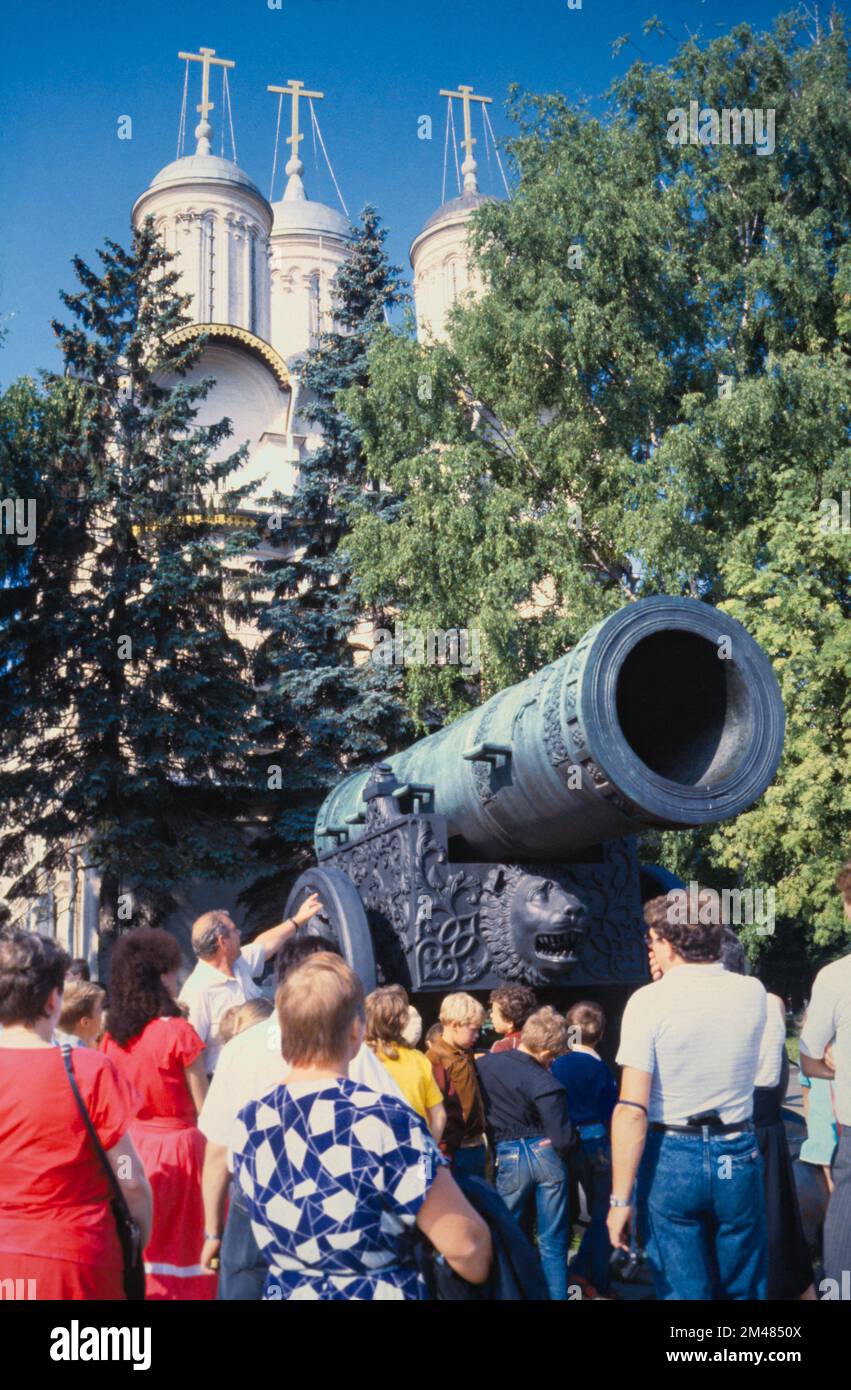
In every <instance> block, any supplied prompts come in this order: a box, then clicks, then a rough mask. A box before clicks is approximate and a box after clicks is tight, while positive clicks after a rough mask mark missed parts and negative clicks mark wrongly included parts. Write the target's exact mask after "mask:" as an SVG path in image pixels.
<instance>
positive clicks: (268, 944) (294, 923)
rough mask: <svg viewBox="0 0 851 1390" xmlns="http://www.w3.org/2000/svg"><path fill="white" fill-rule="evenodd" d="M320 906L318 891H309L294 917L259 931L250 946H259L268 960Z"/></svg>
mask: <svg viewBox="0 0 851 1390" xmlns="http://www.w3.org/2000/svg"><path fill="white" fill-rule="evenodd" d="M321 906H322V899H321V898H320V896H319V894H318V893H311V895H310V897H309V898H307V899H306V900H305V901H304V902H303V903H302V905H301V907H300V908H299V909H298V911H297V912H296V914H295V916H294V917H288V918H287V919H286V921H284V922H279V923H278V925H277V927H270V928H269V930H268V931H264V932H261V933H260V935H259V936H255V938H254V940H253V942H252V943H251V944H252V946H261V947H262V948H263V954H264V956H265V957H266V960H270V959H271V957H272V956H274V955H275V953H276V952H277V951H279V950H280V948H281V947H282V946H283V944H284V942H285V941H286V940H287V938H288V937H290V936H292V934H293V932H295V931H297V930H298V928H299V927H301V926H303V925H304V923H305V922H309V921H310V919H311V917H313V916H314V915H315V914H316V913H317V912H318V911H319V909H320V907H321Z"/></svg>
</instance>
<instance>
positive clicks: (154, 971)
mask: <svg viewBox="0 0 851 1390" xmlns="http://www.w3.org/2000/svg"><path fill="white" fill-rule="evenodd" d="M181 960H182V956H181V954H180V947H179V946H178V944H177V942H176V941H175V939H174V937H173V936H169V934H168V932H167V931H160V929H159V928H157V927H138V928H137V929H136V930H135V931H131V932H128V933H127V935H126V936H122V937H121V938H120V939H119V940H118V942H117V943H116V946H115V950H114V951H113V953H112V962H111V970H110V976H109V1014H108V1018H107V1027H108V1030H109V1036H110V1037H111V1038H113V1039H114V1040H115V1042H117V1043H118V1046H119V1047H126V1046H127V1044H128V1043H129V1042H130V1040H131V1038H135V1037H138V1035H139V1034H140V1033H141V1031H142V1029H143V1028H144V1027H145V1026H146V1024H148V1023H150V1021H151V1019H152V1018H161V1017H163V1016H165V1017H166V1018H180V1017H182V1014H181V1010H180V1008H179V1007H178V1005H177V1004H176V1002H175V1001H174V999H172V997H171V995H170V994H169V992H168V990H167V989H166V987H165V985H164V984H163V982H162V980H161V979H160V976H161V975H167V974H168V973H169V972H170V971H172V970H177V969H178V967H179V966H180V963H181Z"/></svg>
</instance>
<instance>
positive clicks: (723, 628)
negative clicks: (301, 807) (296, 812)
mask: <svg viewBox="0 0 851 1390" xmlns="http://www.w3.org/2000/svg"><path fill="white" fill-rule="evenodd" d="M783 726H784V713H783V703H782V700H781V696H780V688H779V685H778V683H777V678H776V677H775V675H774V672H773V670H772V668H771V664H770V662H769V660H768V657H767V656H766V655H765V653H764V652H763V651H762V649H761V648H760V647H759V646H758V645H757V643H756V642H755V641H754V640H753V638H752V637H751V636H750V635H749V634H748V633H747V632H746V631H745V629H744V628H743V627H742V626H741V624H740V623H738V622H736V621H735V620H734V619H733V618H730V617H728V616H727V615H726V614H725V613H722V612H719V611H718V610H716V609H714V608H710V607H709V606H708V605H706V604H703V603H698V602H696V601H695V600H693V599H685V598H668V597H659V598H647V599H641V600H639V601H638V602H636V603H630V604H628V605H627V606H626V607H625V608H621V609H620V610H619V611H618V612H617V613H613V614H612V615H611V616H610V617H608V618H605V619H604V620H603V621H602V622H600V623H598V624H597V625H596V626H595V627H593V628H591V630H590V632H587V633H586V634H585V636H584V637H583V638H582V640H581V641H580V642H578V643H577V645H576V646H575V647H574V648H573V649H572V650H571V651H570V652H568V653H567V654H566V655H565V656H562V657H560V658H559V659H558V660H557V661H554V662H553V663H552V664H551V665H550V666H546V667H544V668H543V669H542V670H540V671H538V672H537V673H536V674H535V675H533V676H530V677H529V678H528V679H527V680H525V681H521V682H520V683H519V684H518V685H513V686H510V687H509V688H508V689H506V690H502V691H500V693H499V694H498V695H494V696H493V697H492V699H490V700H488V701H487V703H486V704H484V705H481V706H480V707H479V708H478V709H475V710H472V711H471V712H470V713H469V714H465V715H463V716H462V717H461V718H460V719H456V720H455V721H454V722H453V723H452V724H449V725H447V727H446V728H445V729H442V730H441V731H440V732H439V733H436V734H432V735H431V736H430V737H428V738H424V739H421V740H420V741H419V742H418V743H414V744H412V746H411V747H410V748H408V749H406V750H405V751H404V752H402V753H397V754H395V755H394V756H393V757H391V758H389V759H388V760H387V761H388V762H389V764H390V766H391V768H392V769H393V772H394V773H395V776H396V779H397V780H398V782H399V783H400V784H401V785H400V787H399V788H398V790H397V791H395V792H394V793H393V795H394V796H396V797H397V798H398V800H399V809H400V812H401V811H403V810H406V809H408V810H410V809H413V808H414V807H417V806H418V807H419V809H421V810H432V811H435V812H437V813H438V814H439V815H442V816H444V817H445V819H446V822H447V828H448V834H449V837H450V844H451V843H452V841H453V840H455V841H456V842H461V844H462V845H463V846H465V847H466V848H467V849H468V851H469V853H470V855H471V857H473V858H476V859H480V860H488V861H493V862H500V861H509V862H510V861H512V860H521V859H530V860H541V861H559V860H568V859H570V858H571V856H573V855H575V854H577V853H579V852H581V851H583V850H586V849H588V848H589V847H590V846H592V845H596V844H600V843H602V842H603V841H606V840H612V839H616V838H618V837H620V836H623V835H631V834H635V833H637V832H639V831H641V830H643V829H646V828H648V827H650V826H659V827H662V828H666V829H682V828H685V827H688V826H699V825H710V824H713V823H715V822H717V821H723V820H728V819H730V817H732V816H735V815H738V813H739V812H740V811H744V810H746V809H747V807H749V806H750V805H751V804H752V803H753V802H754V801H756V799H757V798H758V797H759V796H761V794H762V793H763V792H764V791H765V788H766V787H767V786H768V784H769V783H770V781H771V779H772V777H773V776H774V772H775V770H776V768H777V764H778V762H779V760H780V755H781V753H782V750H783ZM368 775H369V774H368V773H366V772H363V773H357V774H355V775H354V776H352V777H349V778H347V779H346V780H345V781H344V782H341V783H340V784H339V786H337V787H336V788H335V789H334V790H333V791H332V792H331V793H330V794H329V796H328V797H327V798H326V800H325V801H324V803H323V805H322V807H321V809H320V811H319V815H318V817H317V821H316V852H317V854H318V855H321V854H324V853H327V852H328V851H330V850H332V849H333V848H334V847H335V846H336V845H338V844H339V843H340V841H341V840H345V839H354V838H355V837H356V835H357V834H358V829H357V827H358V826H359V824H361V823H362V821H363V817H364V810H365V806H364V802H363V796H362V793H363V790H364V787H365V785H366V782H367V778H368ZM456 857H457V855H456Z"/></svg>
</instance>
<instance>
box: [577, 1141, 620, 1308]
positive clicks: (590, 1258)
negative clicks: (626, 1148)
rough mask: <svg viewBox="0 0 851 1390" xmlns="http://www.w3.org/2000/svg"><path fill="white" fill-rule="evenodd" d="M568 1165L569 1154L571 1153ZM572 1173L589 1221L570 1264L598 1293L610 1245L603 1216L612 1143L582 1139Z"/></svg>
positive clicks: (604, 1288) (603, 1288)
mask: <svg viewBox="0 0 851 1390" xmlns="http://www.w3.org/2000/svg"><path fill="white" fill-rule="evenodd" d="M570 1161H571V1164H573V1161H574V1160H573V1155H572V1154H571V1160H570ZM576 1175H577V1177H578V1179H579V1181H580V1183H581V1184H582V1190H583V1192H584V1193H585V1200H586V1202H587V1203H588V1212H589V1215H590V1217H591V1224H590V1225H589V1226H588V1228H587V1230H586V1231H585V1234H584V1235H583V1237H582V1243H581V1245H580V1246H579V1249H578V1250H577V1252H576V1254H575V1255H574V1257H573V1260H572V1261H571V1265H570V1271H571V1273H572V1274H581V1275H582V1276H583V1277H584V1278H585V1279H587V1280H588V1282H589V1284H593V1285H594V1288H595V1289H596V1290H597V1292H598V1293H602V1294H606V1293H608V1291H609V1278H610V1265H609V1261H610V1259H611V1257H612V1246H611V1242H610V1241H609V1232H608V1228H607V1226H606V1218H607V1216H608V1214H609V1197H610V1196H611V1193H612V1146H611V1144H610V1143H609V1140H608V1139H607V1138H606V1139H582V1138H580V1147H579V1150H578V1152H577V1154H576Z"/></svg>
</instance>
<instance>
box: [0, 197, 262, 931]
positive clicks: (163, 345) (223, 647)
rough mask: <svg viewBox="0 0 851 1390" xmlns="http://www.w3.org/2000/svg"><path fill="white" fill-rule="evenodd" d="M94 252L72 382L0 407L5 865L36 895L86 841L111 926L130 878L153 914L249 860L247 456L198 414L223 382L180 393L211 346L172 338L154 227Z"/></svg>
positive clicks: (0, 794)
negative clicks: (231, 559) (228, 584)
mask: <svg viewBox="0 0 851 1390" xmlns="http://www.w3.org/2000/svg"><path fill="white" fill-rule="evenodd" d="M99 255H100V258H101V262H102V269H101V272H100V273H95V272H94V271H93V270H91V269H90V268H89V267H88V266H87V265H85V264H84V263H83V262H82V261H80V260H79V259H78V260H75V262H74V265H75V270H76V273H77V276H78V279H79V281H80V283H81V286H82V288H81V290H80V291H79V292H78V293H76V294H70V295H63V300H64V303H65V304H66V306H67V307H68V309H69V311H70V314H71V322H70V324H67V325H66V324H60V323H57V324H55V325H54V327H55V331H56V333H57V335H58V337H59V342H60V346H61V349H62V354H63V357H64V359H65V375H64V376H62V377H58V376H48V377H46V378H45V381H44V384H43V387H42V389H40V390H37V389H36V388H35V387H34V386H33V384H32V383H31V382H23V383H19V384H17V385H16V386H13V387H12V388H10V390H9V391H8V392H7V393H6V395H5V397H4V398H3V402H2V409H0V433H2V437H3V438H4V440H5V442H6V446H7V451H8V452H7V457H8V458H9V459H10V464H11V467H12V469H13V476H16V477H21V476H23V477H26V478H27V483H26V486H27V487H31V488H32V489H33V492H32V495H33V496H34V497H35V499H36V501H37V517H38V524H37V533H36V539H35V543H34V544H33V545H32V546H31V547H29V548H28V550H27V552H26V560H25V562H24V564H23V566H22V567H21V566H19V568H18V571H17V572H16V574H14V575H13V576H12V582H11V587H8V588H7V589H6V590H5V591H2V592H3V599H4V605H3V609H2V611H0V625H2V634H3V638H4V651H5V653H6V656H7V659H6V660H5V661H4V663H3V665H2V667H0V803H2V805H3V808H4V817H3V827H2V831H0V862H1V863H2V864H3V867H4V872H6V873H11V874H16V875H18V877H17V881H16V883H15V885H14V890H13V892H14V895H15V896H18V895H20V896H29V895H31V894H32V893H33V892H34V891H38V884H39V880H40V878H41V876H42V874H50V873H51V872H52V871H53V870H55V869H57V868H59V867H61V866H62V865H63V864H64V862H65V857H66V855H67V853H68V850H69V848H70V846H71V845H72V844H74V843H77V844H79V843H83V844H85V846H86V853H87V855H88V858H89V861H90V862H91V863H93V864H94V865H96V866H97V867H98V868H99V869H100V870H101V873H102V885H103V886H102V892H101V913H102V926H103V927H104V928H105V929H106V930H109V929H112V928H117V926H118V925H119V921H118V918H117V915H116V914H117V899H118V894H119V892H121V891H122V886H123V889H124V891H127V889H128V888H131V887H132V888H133V889H134V890H135V891H136V892H137V903H138V906H139V908H140V910H141V911H142V912H143V913H147V914H148V915H149V916H154V917H155V916H156V915H157V913H158V912H161V911H162V910H163V908H164V906H165V904H166V903H167V901H168V894H169V890H170V889H171V888H172V887H173V886H174V885H175V884H176V883H177V882H179V881H181V880H184V879H187V878H193V877H199V876H208V877H211V878H226V877H228V876H232V875H233V874H235V873H237V872H238V871H240V870H243V869H244V868H245V865H246V862H247V857H248V856H247V851H246V849H245V845H244V837H243V836H242V834H241V833H240V826H239V814H240V808H241V806H242V805H243V804H244V802H245V798H246V793H247V782H246V774H245V772H244V767H245V762H246V758H247V753H248V749H249V746H250V744H249V737H250V734H251V732H252V712H251V704H252V691H251V687H250V685H249V683H248V681H247V679H246V672H245V657H244V653H243V651H242V648H241V646H240V644H239V643H238V642H237V641H236V640H235V639H234V638H233V637H232V636H230V635H229V634H228V632H227V630H226V624H225V620H226V613H227V607H226V599H225V588H224V576H225V574H226V571H225V567H224V564H223V559H224V558H225V556H226V554H227V553H228V552H229V551H231V550H235V549H236V548H238V545H239V536H238V535H237V534H233V535H232V536H231V538H230V540H229V541H228V542H224V541H223V539H222V534H221V531H220V530H219V529H217V527H216V525H214V523H213V520H212V517H211V515H210V513H211V512H212V511H214V512H215V513H217V514H221V513H227V512H231V511H233V509H234V507H235V506H236V503H237V502H238V501H239V500H240V498H241V494H240V493H238V492H228V491H227V490H226V489H225V483H226V480H227V478H228V477H229V476H230V474H231V473H232V472H233V471H234V469H235V468H237V467H238V466H239V464H240V461H241V455H240V454H238V453H237V454H232V455H230V456H229V457H226V458H218V459H217V460H214V457H213V456H214V454H217V452H219V451H220V446H221V445H222V443H223V441H224V440H225V439H226V438H227V436H228V434H229V433H230V425H229V422H228V421H222V422H220V423H219V424H216V425H212V426H206V427H199V426H196V425H195V423H194V418H195V415H196V412H197V406H198V403H199V402H200V401H202V400H203V399H204V397H205V396H206V394H207V391H208V389H209V386H210V384H211V383H210V382H209V381H205V382H199V383H195V384H190V383H188V382H187V381H185V380H184V377H185V373H186V371H187V369H188V368H189V367H190V366H192V365H193V363H194V362H195V361H196V360H197V358H198V356H199V353H200V344H199V343H198V342H197V341H196V342H193V343H189V344H182V345H178V344H176V343H175V341H174V338H173V336H172V335H173V333H174V330H175V329H178V328H180V327H182V326H183V325H184V324H185V323H187V322H188V319H187V318H186V316H185V313H184V310H185V307H186V303H187V301H186V300H184V299H183V298H181V297H180V296H179V294H178V293H177V290H176V284H177V276H176V275H175V273H174V272H173V271H172V270H170V269H169V262H170V260H171V259H172V258H171V257H170V256H169V255H168V253H166V252H165V250H164V249H163V247H162V246H161V244H160V243H159V241H158V240H157V238H156V236H155V234H154V231H153V226H152V223H151V222H150V221H149V222H148V223H146V225H145V226H144V227H143V228H142V229H141V230H139V231H137V232H136V233H135V234H134V241H133V246H132V250H131V251H129V252H127V251H124V250H122V249H121V247H119V246H117V245H115V244H114V243H112V242H107V244H106V249H105V250H104V251H101V252H100V253H99ZM165 382H168V383H170V384H168V385H166V384H164V383H165ZM214 490H218V491H217V493H216V496H215V499H214V500H213V497H212V494H213V491H214ZM33 854H35V858H34V859H33V857H32V856H33Z"/></svg>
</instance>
